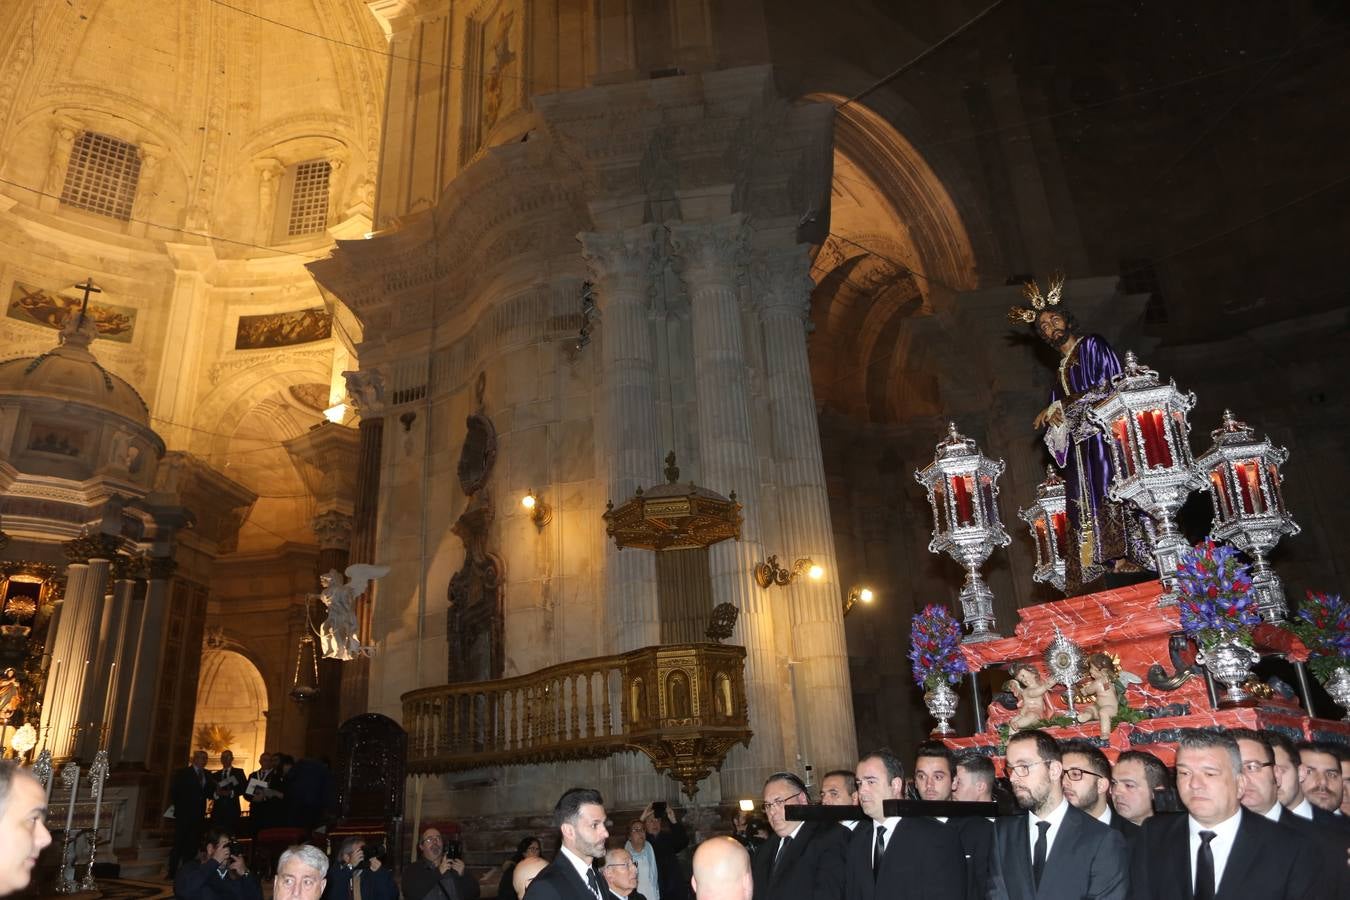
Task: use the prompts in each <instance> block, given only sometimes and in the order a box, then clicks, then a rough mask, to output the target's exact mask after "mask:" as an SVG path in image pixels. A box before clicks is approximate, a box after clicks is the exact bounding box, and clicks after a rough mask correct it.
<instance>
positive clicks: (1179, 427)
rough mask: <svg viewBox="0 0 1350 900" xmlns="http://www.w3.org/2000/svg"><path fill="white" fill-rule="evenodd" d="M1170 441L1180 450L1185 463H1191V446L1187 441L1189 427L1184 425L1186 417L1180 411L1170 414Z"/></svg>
mask: <svg viewBox="0 0 1350 900" xmlns="http://www.w3.org/2000/svg"><path fill="white" fill-rule="evenodd" d="M1172 423H1173V427H1172V440H1173V442H1174V443H1175V444H1176V446H1178V447H1180V448H1181V455H1182V457H1184V461H1185V462H1186V463H1188V464H1189V463H1190V462H1193V461H1194V460H1193V459H1192V457H1191V444H1190V441H1189V440H1187V435H1188V434H1189V433H1190V427H1189V426H1188V425H1187V424H1186V416H1185V415H1184V414H1183V413H1182V412H1181V411H1180V410H1174V411H1173V412H1172Z"/></svg>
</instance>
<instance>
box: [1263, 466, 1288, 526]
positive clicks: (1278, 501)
mask: <svg viewBox="0 0 1350 900" xmlns="http://www.w3.org/2000/svg"><path fill="white" fill-rule="evenodd" d="M1266 479H1267V481H1266V483H1267V484H1268V485H1270V493H1271V496H1273V497H1274V498H1275V506H1276V508H1277V509H1279V511H1280V515H1282V516H1283V515H1287V513H1285V511H1284V491H1283V490H1281V489H1280V470H1279V469H1278V468H1277V467H1276V466H1275V464H1274V463H1266Z"/></svg>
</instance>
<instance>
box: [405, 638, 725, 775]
mask: <svg viewBox="0 0 1350 900" xmlns="http://www.w3.org/2000/svg"><path fill="white" fill-rule="evenodd" d="M744 667H745V648H743V647H734V646H727V645H722V644H674V645H667V646H662V647H644V648H642V649H640V650H633V651H630V652H628V653H623V654H619V655H616V656H602V657H596V658H593V659H579V660H572V661H570V662H566V663H562V664H560V665H556V666H550V667H549V668H546V669H540V670H539V671H537V672H531V673H529V674H527V675H518V676H516V677H514V678H503V679H499V680H496V681H476V682H467V683H461V684H446V685H440V686H437V687H430V688H421V689H419V690H416V691H411V692H409V693H407V694H404V695H403V727H404V728H405V729H407V732H408V772H409V773H410V774H433V773H440V772H458V771H465V770H468V769H476V768H481V767H484V766H502V765H521V764H526V763H538V762H553V761H559V760H570V759H595V758H600V757H605V756H609V755H611V754H615V753H622V752H626V751H630V750H641V751H642V752H644V753H646V754H647V755H648V756H649V757H651V759H652V762H653V764H654V765H655V766H656V768H657V769H658V770H661V771H667V772H669V773H670V775H671V777H672V778H675V779H676V780H677V781H679V782H680V783H681V784H682V785H683V786H684V790H685V793H686V794H689V795H690V796H692V795H693V793H694V791H695V790H697V787H696V786H697V783H698V781H699V780H701V779H702V778H705V777H707V775H708V773H709V772H711V771H712V770H713V769H715V768H718V767H720V766H721V764H722V760H723V759H724V758H725V757H726V753H727V751H728V750H729V749H730V748H731V747H732V745H734V744H735V743H737V742H743V743H748V742H749V740H750V729H749V727H748V720H747V715H746V706H745V679H744Z"/></svg>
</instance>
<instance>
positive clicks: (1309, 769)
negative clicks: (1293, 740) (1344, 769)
mask: <svg viewBox="0 0 1350 900" xmlns="http://www.w3.org/2000/svg"><path fill="white" fill-rule="evenodd" d="M1344 753H1345V751H1344V750H1342V749H1341V748H1340V747H1338V746H1336V745H1335V744H1329V743H1323V742H1321V741H1303V742H1302V743H1300V744H1299V745H1298V755H1299V767H1298V780H1299V784H1301V785H1302V786H1303V796H1305V797H1307V798H1308V801H1309V802H1310V803H1312V805H1313V806H1315V807H1317V808H1318V809H1320V810H1323V811H1324V812H1327V813H1330V814H1331V815H1333V816H1337V817H1338V818H1339V815H1338V814H1339V813H1340V811H1341V793H1342V791H1343V789H1344V785H1343V783H1342V781H1341V756H1343V755H1344Z"/></svg>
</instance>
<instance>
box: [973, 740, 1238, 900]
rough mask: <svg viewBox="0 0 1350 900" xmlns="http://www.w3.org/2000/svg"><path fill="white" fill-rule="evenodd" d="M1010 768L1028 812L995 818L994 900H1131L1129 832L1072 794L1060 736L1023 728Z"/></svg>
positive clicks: (1008, 761)
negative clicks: (1067, 792) (1077, 803)
mask: <svg viewBox="0 0 1350 900" xmlns="http://www.w3.org/2000/svg"><path fill="white" fill-rule="evenodd" d="M1004 771H1006V772H1007V774H1008V779H1009V780H1010V781H1011V782H1012V788H1013V794H1014V795H1015V796H1016V797H1017V804H1018V805H1019V806H1021V807H1022V808H1023V809H1025V810H1026V811H1027V814H1026V815H1025V816H1004V817H1002V818H1000V819H999V820H998V821H996V822H995V823H994V849H993V853H992V854H991V855H990V864H989V893H988V896H989V897H990V900H1035V898H1042V900H1049V898H1058V897H1092V898H1098V900H1124V898H1125V897H1126V896H1128V895H1129V889H1130V878H1129V859H1128V855H1127V853H1126V850H1125V838H1123V837H1122V836H1121V834H1120V832H1118V831H1115V830H1113V829H1111V828H1109V827H1107V826H1106V825H1103V824H1102V823H1101V822H1098V821H1097V820H1096V819H1094V818H1093V817H1092V816H1090V815H1088V814H1087V813H1085V812H1083V811H1082V810H1081V809H1077V808H1076V807H1074V806H1071V805H1070V804H1069V801H1068V800H1066V799H1065V798H1064V789H1063V787H1062V781H1063V778H1064V762H1063V756H1062V754H1061V751H1060V749H1059V744H1058V743H1056V741H1055V739H1054V738H1053V737H1051V736H1050V735H1048V734H1046V733H1045V732H1044V731H1037V730H1030V731H1019V732H1017V734H1015V735H1014V736H1013V737H1012V738H1011V739H1010V740H1009V741H1008V753H1007V757H1006V759H1005V761H1004ZM1211 900H1213V898H1211Z"/></svg>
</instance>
